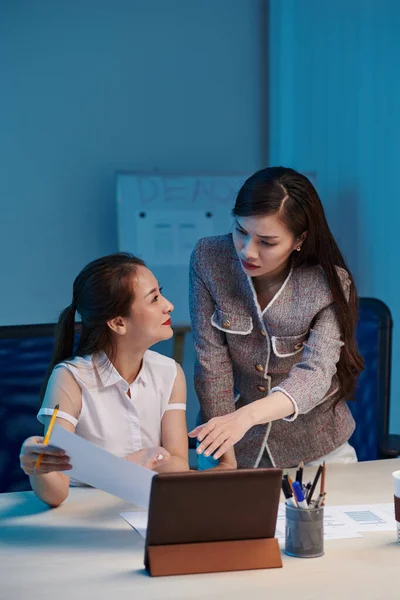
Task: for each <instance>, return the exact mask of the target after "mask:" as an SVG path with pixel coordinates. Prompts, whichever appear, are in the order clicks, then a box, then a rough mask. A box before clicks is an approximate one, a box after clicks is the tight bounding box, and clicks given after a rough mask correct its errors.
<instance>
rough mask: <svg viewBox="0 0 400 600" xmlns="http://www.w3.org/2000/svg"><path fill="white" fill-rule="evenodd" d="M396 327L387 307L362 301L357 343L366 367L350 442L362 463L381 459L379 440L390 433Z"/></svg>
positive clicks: (352, 404)
mask: <svg viewBox="0 0 400 600" xmlns="http://www.w3.org/2000/svg"><path fill="white" fill-rule="evenodd" d="M392 327H393V323H392V318H391V314H390V310H389V308H388V307H387V306H386V304H384V303H383V302H382V301H381V300H377V299H376V298H360V305H359V318H358V324H357V342H358V347H359V351H360V353H361V355H362V356H363V358H364V362H365V368H364V371H363V372H362V373H361V375H360V377H359V380H358V384H357V390H356V395H355V401H354V402H352V401H351V402H349V407H350V410H351V412H352V413H353V416H354V419H355V421H356V430H355V432H354V434H353V436H352V437H351V439H350V443H351V444H352V445H353V446H354V447H355V450H356V452H357V456H358V459H359V460H361V461H363V460H376V459H378V458H381V456H380V452H379V441H380V440H381V439H383V437H384V436H385V435H387V434H388V427H389V409H390V368H391V344H392Z"/></svg>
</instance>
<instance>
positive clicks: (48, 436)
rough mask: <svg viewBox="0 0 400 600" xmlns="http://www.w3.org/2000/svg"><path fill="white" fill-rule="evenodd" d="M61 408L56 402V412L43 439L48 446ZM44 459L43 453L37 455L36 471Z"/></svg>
mask: <svg viewBox="0 0 400 600" xmlns="http://www.w3.org/2000/svg"><path fill="white" fill-rule="evenodd" d="M59 408H60V406H59V405H58V404H56V405H55V407H54V412H53V415H52V417H51V419H50V425H49V428H48V430H47V433H46V435H45V438H44V440H43V444H45V445H46V446H47V444H48V443H49V441H50V436H51V432H52V431H53V427H54V423H55V422H56V418H57V413H58V409H59ZM42 459H43V454H39V456H38V457H37V460H36V463H35V471H36V470H37V469H38V468H39V467H40V463H41V462H42Z"/></svg>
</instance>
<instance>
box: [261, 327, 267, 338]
mask: <svg viewBox="0 0 400 600" xmlns="http://www.w3.org/2000/svg"><path fill="white" fill-rule="evenodd" d="M260 335H262V336H263V337H265V336H266V333H265V331H264V329H261V331H260Z"/></svg>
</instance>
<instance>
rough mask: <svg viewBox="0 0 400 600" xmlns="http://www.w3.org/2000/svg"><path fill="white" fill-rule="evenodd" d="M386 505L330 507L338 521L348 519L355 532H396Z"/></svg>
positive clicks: (393, 520)
mask: <svg viewBox="0 0 400 600" xmlns="http://www.w3.org/2000/svg"><path fill="white" fill-rule="evenodd" d="M389 507H390V505H388V504H357V505H348V506H346V505H345V506H332V507H330V508H331V509H332V511H333V512H334V514H335V516H336V518H338V519H343V518H345V519H348V520H349V522H350V523H352V525H353V527H354V528H355V530H356V531H358V532H360V533H363V532H369V531H371V532H372V531H396V521H395V519H394V516H392V515H391V514H390V512H389V511H390V508H389Z"/></svg>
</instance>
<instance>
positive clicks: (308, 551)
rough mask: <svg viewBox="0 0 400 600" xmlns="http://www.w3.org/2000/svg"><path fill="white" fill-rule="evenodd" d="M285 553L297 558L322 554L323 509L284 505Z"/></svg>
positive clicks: (314, 556)
mask: <svg viewBox="0 0 400 600" xmlns="http://www.w3.org/2000/svg"><path fill="white" fill-rule="evenodd" d="M285 553H286V554H288V555H289V556H297V557H298V558H316V557H317V556H322V555H323V554H324V509H323V507H320V508H309V509H306V508H293V507H292V506H289V505H288V504H286V528H285Z"/></svg>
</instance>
